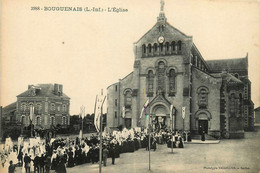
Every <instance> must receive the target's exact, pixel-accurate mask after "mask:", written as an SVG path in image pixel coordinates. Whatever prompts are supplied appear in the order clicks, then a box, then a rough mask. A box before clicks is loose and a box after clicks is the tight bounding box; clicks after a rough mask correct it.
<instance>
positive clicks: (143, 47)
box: [142, 44, 146, 53]
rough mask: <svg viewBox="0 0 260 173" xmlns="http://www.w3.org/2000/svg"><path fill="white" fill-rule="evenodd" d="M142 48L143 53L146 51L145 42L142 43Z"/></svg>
mask: <svg viewBox="0 0 260 173" xmlns="http://www.w3.org/2000/svg"><path fill="white" fill-rule="evenodd" d="M142 49H143V53H146V46H145V44H143V46H142Z"/></svg>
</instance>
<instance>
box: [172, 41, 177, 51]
mask: <svg viewBox="0 0 260 173" xmlns="http://www.w3.org/2000/svg"><path fill="white" fill-rule="evenodd" d="M171 47H172V51H175V47H176V44H175V41H173V42H172V43H171Z"/></svg>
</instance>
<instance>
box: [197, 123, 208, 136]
mask: <svg viewBox="0 0 260 173" xmlns="http://www.w3.org/2000/svg"><path fill="white" fill-rule="evenodd" d="M203 131H204V132H205V133H206V134H207V133H208V120H199V134H200V135H202V134H203Z"/></svg>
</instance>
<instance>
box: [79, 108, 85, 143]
mask: <svg viewBox="0 0 260 173" xmlns="http://www.w3.org/2000/svg"><path fill="white" fill-rule="evenodd" d="M80 110H81V111H80V112H81V132H82V137H81V140H82V138H83V121H84V117H85V107H84V106H83V105H82V106H81V107H80Z"/></svg>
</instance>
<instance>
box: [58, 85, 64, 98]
mask: <svg viewBox="0 0 260 173" xmlns="http://www.w3.org/2000/svg"><path fill="white" fill-rule="evenodd" d="M59 92H60V96H62V93H63V85H59Z"/></svg>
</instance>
